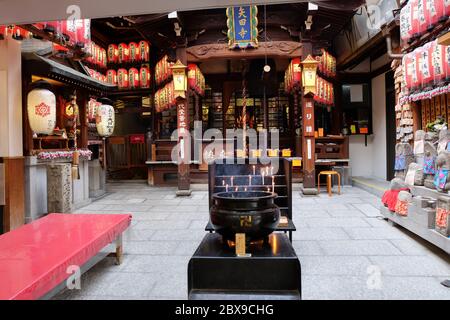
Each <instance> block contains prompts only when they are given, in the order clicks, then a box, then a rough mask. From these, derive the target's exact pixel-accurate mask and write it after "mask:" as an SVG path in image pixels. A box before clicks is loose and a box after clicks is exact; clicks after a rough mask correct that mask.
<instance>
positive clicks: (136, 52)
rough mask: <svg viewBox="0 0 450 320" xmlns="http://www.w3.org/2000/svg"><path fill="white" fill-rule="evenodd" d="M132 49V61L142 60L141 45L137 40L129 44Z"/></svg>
mask: <svg viewBox="0 0 450 320" xmlns="http://www.w3.org/2000/svg"><path fill="white" fill-rule="evenodd" d="M128 50H129V51H130V61H131V62H136V61H140V60H141V55H140V49H139V45H138V44H137V43H136V42H130V44H129V45H128Z"/></svg>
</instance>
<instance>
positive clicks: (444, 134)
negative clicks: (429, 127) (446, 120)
mask: <svg viewBox="0 0 450 320" xmlns="http://www.w3.org/2000/svg"><path fill="white" fill-rule="evenodd" d="M449 140H450V131H449V130H447V129H442V130H441V131H439V139H438V144H437V152H438V154H439V153H440V152H441V151H446V150H447V145H448V141H449Z"/></svg>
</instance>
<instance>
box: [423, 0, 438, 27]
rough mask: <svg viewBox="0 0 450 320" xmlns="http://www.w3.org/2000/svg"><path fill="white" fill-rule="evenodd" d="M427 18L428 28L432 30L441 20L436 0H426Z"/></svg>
mask: <svg viewBox="0 0 450 320" xmlns="http://www.w3.org/2000/svg"><path fill="white" fill-rule="evenodd" d="M425 20H426V21H427V30H431V29H432V28H433V27H434V26H435V25H436V24H437V23H438V22H439V16H438V13H437V8H436V2H435V1H434V0H427V1H425Z"/></svg>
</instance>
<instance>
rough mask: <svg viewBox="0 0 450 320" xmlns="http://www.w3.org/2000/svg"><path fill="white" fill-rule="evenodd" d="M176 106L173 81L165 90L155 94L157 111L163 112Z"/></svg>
mask: <svg viewBox="0 0 450 320" xmlns="http://www.w3.org/2000/svg"><path fill="white" fill-rule="evenodd" d="M174 106H176V98H175V93H174V85H173V81H170V82H169V83H168V84H166V85H165V86H164V87H163V88H161V89H159V90H158V91H156V93H155V110H156V112H162V111H165V110H167V109H170V108H172V107H174Z"/></svg>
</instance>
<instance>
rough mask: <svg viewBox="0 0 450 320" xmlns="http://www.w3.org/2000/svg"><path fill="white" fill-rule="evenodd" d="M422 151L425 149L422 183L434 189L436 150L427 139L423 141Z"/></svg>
mask: <svg viewBox="0 0 450 320" xmlns="http://www.w3.org/2000/svg"><path fill="white" fill-rule="evenodd" d="M427 134H428V133H427ZM425 139H426V138H425ZM424 151H425V156H424V162H423V175H424V185H425V187H427V188H430V189H435V186H434V175H435V174H436V156H437V151H436V148H435V147H434V145H433V143H432V142H430V141H428V140H426V141H425V143H424Z"/></svg>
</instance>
